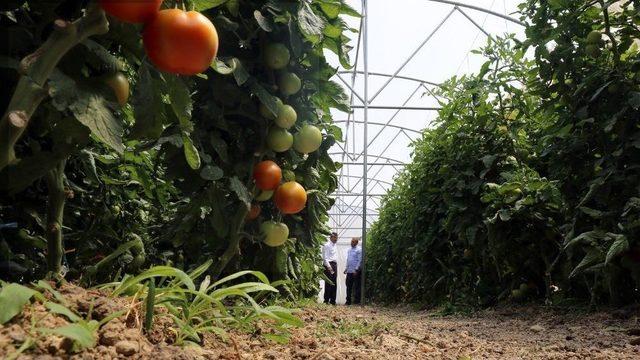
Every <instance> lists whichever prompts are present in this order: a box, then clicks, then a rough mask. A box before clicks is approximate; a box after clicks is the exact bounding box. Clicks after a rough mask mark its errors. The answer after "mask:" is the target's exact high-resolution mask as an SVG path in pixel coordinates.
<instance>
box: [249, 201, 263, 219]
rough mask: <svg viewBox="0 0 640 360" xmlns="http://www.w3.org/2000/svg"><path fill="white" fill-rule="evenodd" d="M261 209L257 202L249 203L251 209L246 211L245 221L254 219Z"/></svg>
mask: <svg viewBox="0 0 640 360" xmlns="http://www.w3.org/2000/svg"><path fill="white" fill-rule="evenodd" d="M261 211H262V208H260V205H258V204H253V205H251V209H250V210H249V212H248V213H247V218H246V219H247V221H250V220H254V219H255V218H257V217H258V216H259V215H260V212H261Z"/></svg>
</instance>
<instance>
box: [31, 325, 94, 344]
mask: <svg viewBox="0 0 640 360" xmlns="http://www.w3.org/2000/svg"><path fill="white" fill-rule="evenodd" d="M37 330H38V332H41V333H45V334H54V335H58V336H62V337H65V338H68V339H71V340H73V341H74V343H75V344H76V345H77V347H78V348H79V349H88V348H91V347H93V346H94V345H95V343H96V332H95V329H93V328H92V327H90V326H87V324H69V325H65V326H61V327H58V328H55V329H47V328H38V329H37Z"/></svg>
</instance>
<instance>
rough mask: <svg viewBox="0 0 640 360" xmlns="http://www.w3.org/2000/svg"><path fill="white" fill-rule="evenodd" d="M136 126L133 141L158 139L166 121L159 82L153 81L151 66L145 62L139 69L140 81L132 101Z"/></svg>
mask: <svg viewBox="0 0 640 360" xmlns="http://www.w3.org/2000/svg"><path fill="white" fill-rule="evenodd" d="M131 105H132V106H133V111H134V116H135V120H136V122H135V124H134V126H133V129H132V130H131V137H132V138H133V139H143V138H147V139H156V138H158V137H160V134H162V124H163V123H164V122H165V121H166V118H167V115H166V114H165V106H164V102H163V101H162V94H161V93H160V92H159V91H158V82H157V81H155V80H154V79H153V77H152V76H151V72H150V70H149V64H148V63H147V62H146V61H145V62H143V63H142V66H140V69H138V81H137V82H136V87H135V88H134V89H133V96H132V100H131Z"/></svg>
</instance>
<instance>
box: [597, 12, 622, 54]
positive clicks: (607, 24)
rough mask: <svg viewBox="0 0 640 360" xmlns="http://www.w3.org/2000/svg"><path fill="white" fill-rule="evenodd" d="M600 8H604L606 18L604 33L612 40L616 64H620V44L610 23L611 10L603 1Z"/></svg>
mask: <svg viewBox="0 0 640 360" xmlns="http://www.w3.org/2000/svg"><path fill="white" fill-rule="evenodd" d="M599 3H600V7H602V14H603V16H604V33H605V34H607V37H608V38H609V40H611V49H612V50H613V54H614V62H615V63H616V64H618V63H620V52H619V51H618V42H617V41H616V38H615V36H613V34H612V33H611V24H610V22H609V10H608V5H606V4H605V3H604V1H603V0H600V1H599Z"/></svg>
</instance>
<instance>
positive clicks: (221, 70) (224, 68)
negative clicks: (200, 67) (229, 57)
mask: <svg viewBox="0 0 640 360" xmlns="http://www.w3.org/2000/svg"><path fill="white" fill-rule="evenodd" d="M230 63H231V61H230ZM211 68H212V69H213V70H215V71H216V72H217V73H218V74H222V75H229V74H232V73H233V70H235V66H234V64H233V63H231V64H230V65H227V63H225V62H224V61H222V60H221V59H219V58H215V59H213V62H212V63H211Z"/></svg>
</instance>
